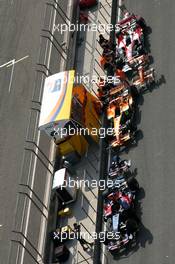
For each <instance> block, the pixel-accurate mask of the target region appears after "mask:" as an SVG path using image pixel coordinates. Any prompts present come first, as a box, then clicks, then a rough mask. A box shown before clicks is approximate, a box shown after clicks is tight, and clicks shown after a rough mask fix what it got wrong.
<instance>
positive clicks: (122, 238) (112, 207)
mask: <svg viewBox="0 0 175 264" xmlns="http://www.w3.org/2000/svg"><path fill="white" fill-rule="evenodd" d="M116 157H117V158H116ZM129 164H130V162H128V161H127V160H122V161H121V160H120V158H119V157H118V156H115V157H114V160H113V161H112V163H111V166H110V168H109V172H111V171H115V170H116V168H118V167H120V174H118V175H117V176H116V178H114V179H113V186H112V187H111V186H110V188H108V189H107V190H105V192H104V221H105V222H107V226H108V231H107V234H106V239H105V242H104V243H105V245H106V246H107V248H108V250H109V251H110V252H113V251H114V250H120V249H121V248H123V246H124V245H127V244H128V243H129V242H130V241H133V240H134V238H135V235H136V233H137V231H138V230H139V224H140V220H139V218H138V216H137V215H136V213H135V201H136V200H135V199H136V194H137V192H138V191H139V184H138V182H137V180H136V179H135V178H132V179H130V180H129V179H128V178H127V172H128V171H129V167H130V166H129ZM116 165H117V167H116ZM126 167H127V169H126ZM109 232H112V233H113V236H112V237H110V238H109V237H108V233H109Z"/></svg>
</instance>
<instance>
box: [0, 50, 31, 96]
mask: <svg viewBox="0 0 175 264" xmlns="http://www.w3.org/2000/svg"><path fill="white" fill-rule="evenodd" d="M28 57H29V55H27V56H24V57H23V58H21V59H19V60H16V59H13V60H10V61H8V62H6V63H4V64H2V65H0V68H4V67H6V68H9V67H11V66H12V70H11V75H10V83H9V89H8V91H9V93H10V91H11V86H12V80H13V73H14V68H15V64H16V63H18V62H21V61H23V60H25V59H27V58H28Z"/></svg>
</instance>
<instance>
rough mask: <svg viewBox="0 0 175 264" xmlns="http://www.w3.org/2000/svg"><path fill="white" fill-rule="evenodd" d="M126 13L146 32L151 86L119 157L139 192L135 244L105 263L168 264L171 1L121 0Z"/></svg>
mask: <svg viewBox="0 0 175 264" xmlns="http://www.w3.org/2000/svg"><path fill="white" fill-rule="evenodd" d="M125 6H126V8H127V9H128V10H129V11H132V12H134V13H135V14H138V15H141V16H143V17H144V19H145V20H146V22H147V25H148V26H149V27H150V29H151V31H152V32H151V34H149V36H148V41H149V44H150V52H151V55H152V57H153V64H152V65H151V66H153V67H154V68H155V69H156V75H157V76H156V78H157V85H156V86H155V87H153V89H152V90H151V91H147V92H146V93H145V94H144V95H143V96H142V98H140V105H139V109H140V114H139V118H138V123H139V125H138V128H139V129H140V130H141V131H140V135H141V136H140V139H139V140H138V145H137V147H135V148H131V149H130V150H129V151H128V152H127V153H125V152H124V153H123V156H124V157H126V158H130V159H132V162H133V169H135V168H136V169H137V170H136V173H135V176H136V178H137V180H138V181H139V183H140V186H141V187H142V191H141V194H140V200H139V204H140V209H138V214H139V215H140V217H141V219H142V223H143V224H142V227H141V231H140V233H139V236H138V241H137V245H135V246H134V247H133V248H130V249H128V250H126V251H125V252H123V253H122V254H118V255H115V256H111V255H110V254H109V259H108V261H109V263H116V261H117V263H119V264H123V263H128V264H140V263H144V264H150V263H154V264H172V263H174V257H175V253H174V244H175V243H174V234H175V231H174V230H175V221H174V218H175V210H174V208H175V199H174V186H175V177H174V166H175V163H174V151H175V139H174V136H175V134H174V130H175V122H174V112H175V104H174V98H175V89H174V76H175V68H174V60H175V53H174V46H175V35H174V33H173V30H174V26H175V21H174V14H175V2H173V1H170V0H167V1H159V0H154V1H153V0H148V1H139V0H133V1H125Z"/></svg>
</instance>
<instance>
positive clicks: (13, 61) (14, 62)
mask: <svg viewBox="0 0 175 264" xmlns="http://www.w3.org/2000/svg"><path fill="white" fill-rule="evenodd" d="M28 57H29V55H27V56H25V57H23V58H21V59H19V60H17V61H16V60H15V59H14V60H12V61H11V62H12V64H10V65H8V66H7V68H8V67H10V66H12V65H14V64H16V63H18V62H20V61H23V60H25V59H27V58H28Z"/></svg>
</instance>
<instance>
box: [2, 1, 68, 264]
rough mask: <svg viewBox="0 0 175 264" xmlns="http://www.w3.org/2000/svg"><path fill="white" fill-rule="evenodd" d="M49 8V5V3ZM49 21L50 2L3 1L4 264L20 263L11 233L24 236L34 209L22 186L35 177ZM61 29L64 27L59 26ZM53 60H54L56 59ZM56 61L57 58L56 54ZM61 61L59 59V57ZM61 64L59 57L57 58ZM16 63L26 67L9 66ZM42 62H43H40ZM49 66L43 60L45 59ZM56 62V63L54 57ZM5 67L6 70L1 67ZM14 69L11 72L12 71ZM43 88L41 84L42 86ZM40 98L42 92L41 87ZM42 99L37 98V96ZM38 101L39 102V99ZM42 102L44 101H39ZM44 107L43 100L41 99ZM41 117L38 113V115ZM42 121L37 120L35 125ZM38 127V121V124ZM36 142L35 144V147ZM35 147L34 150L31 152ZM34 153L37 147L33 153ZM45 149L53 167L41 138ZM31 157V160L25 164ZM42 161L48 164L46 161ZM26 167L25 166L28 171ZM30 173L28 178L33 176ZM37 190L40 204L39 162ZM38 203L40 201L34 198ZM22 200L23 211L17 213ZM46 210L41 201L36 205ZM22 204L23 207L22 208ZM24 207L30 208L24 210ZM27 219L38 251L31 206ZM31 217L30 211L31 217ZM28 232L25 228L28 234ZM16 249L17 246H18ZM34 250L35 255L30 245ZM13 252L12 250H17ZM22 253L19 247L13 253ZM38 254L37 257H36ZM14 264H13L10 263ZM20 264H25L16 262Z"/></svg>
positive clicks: (37, 220)
mask: <svg viewBox="0 0 175 264" xmlns="http://www.w3.org/2000/svg"><path fill="white" fill-rule="evenodd" d="M48 2H49V1H48ZM59 4H60V5H62V8H63V10H66V9H67V1H60V2H59ZM45 15H46V1H43V0H30V1H28V0H1V1H0V65H1V66H0V263H1V264H6V263H12V264H14V263H16V262H15V258H11V257H12V256H13V254H12V255H11V246H12V244H11V239H12V237H13V234H12V230H17V231H21V230H20V228H21V224H22V218H21V217H22V216H23V213H24V214H25V213H26V212H27V211H23V209H24V208H25V209H26V208H27V207H25V206H26V205H29V200H28V199H27V196H25V195H23V194H19V191H24V188H22V187H19V184H20V183H29V181H28V180H29V174H32V166H30V165H31V164H30V162H32V161H33V159H34V157H33V155H32V154H31V156H30V151H29V152H28V153H29V154H28V153H27V155H28V156H27V155H26V150H24V148H25V147H26V139H27V138H28V139H29V138H30V137H29V135H27V133H28V132H29V131H28V128H29V125H30V121H31V120H30V119H31V107H32V103H31V100H32V99H33V98H34V95H36V94H35V93H34V89H36V88H35V84H36V83H35V82H36V64H37V63H38V62H39V55H41V57H42V56H43V58H44V54H43V55H42V54H40V47H41V37H40V35H41V30H42V29H43V25H44V19H45ZM60 22H61V23H62V21H60ZM51 56H52V55H51ZM53 56H56V55H55V53H54V55H53ZM57 56H58V58H60V55H58V54H57ZM55 58H56V57H55ZM13 59H15V60H16V61H18V60H20V59H22V60H21V61H19V62H17V63H15V65H14V67H13V65H12V64H8V65H4V64H6V63H7V62H9V61H11V60H13ZM41 59H42V58H41ZM43 61H44V59H43ZM51 61H53V58H52V57H51ZM2 65H4V67H2ZM7 66H9V67H7ZM51 66H52V72H53V71H55V72H56V71H58V69H59V64H57V65H54V66H53V65H51ZM38 83H39V82H38ZM37 92H38V93H39V92H41V88H40V86H38V87H37ZM35 98H37V96H35ZM35 98H34V99H35ZM38 98H39V97H38ZM38 101H39V99H38ZM35 113H37V111H35ZM36 120H37V119H36ZM33 123H35V121H33ZM34 127H35V132H36V134H37V130H38V129H37V124H35V126H33V127H32V126H31V130H30V132H31V134H32V133H33V131H34ZM36 138H37V136H36V137H35V138H34V137H33V138H32V139H33V140H34V141H35V139H36ZM30 147H31V146H30ZM31 148H32V147H31ZM40 148H41V149H42V151H43V152H44V154H45V156H46V159H45V161H44V163H45V165H46V166H47V165H48V162H47V158H49V152H50V141H49V140H48V138H47V137H46V136H45V135H42V136H41V138H40ZM26 156H27V159H26V160H25V158H26ZM42 160H44V158H43V157H42ZM23 165H24V166H23ZM30 169H31V171H30V172H29V170H30ZM35 176H37V177H34V182H33V184H34V185H33V189H34V191H35V192H36V193H37V194H38V196H39V198H40V199H41V201H43V200H44V198H45V197H44V195H45V193H44V191H45V184H46V180H47V177H46V176H47V170H46V169H45V167H44V165H43V163H42V162H40V161H39V160H37V162H36V175H35ZM35 198H36V197H35ZM17 200H18V207H19V210H17V207H16V206H17ZM36 202H37V204H38V206H39V207H40V208H41V210H42V207H41V204H40V203H39V200H38V199H36ZM20 204H21V206H20ZM24 205H25V206H24ZM28 209H30V217H29V219H28V221H29V222H28V224H29V226H28V231H27V233H26V234H27V237H28V238H29V241H30V242H31V243H32V244H33V246H34V248H37V246H38V238H39V233H40V225H41V213H40V212H39V210H38V209H37V207H36V206H35V204H33V203H32V205H31V207H30V208H29V207H28ZM28 212H29V211H28ZM25 227H26V226H24V228H25ZM22 231H24V230H22ZM19 239H21V238H19ZM14 245H17V243H16V244H15V243H14ZM27 246H28V249H29V250H33V248H32V249H31V248H30V247H29V244H28V245H27ZM12 247H13V246H12ZM12 251H13V253H17V247H16V246H14V247H13V250H12ZM35 254H36V252H35ZM25 257H26V259H24V263H26V264H28V263H30V264H32V263H36V262H35V261H34V260H33V259H32V258H31V256H30V255H29V254H28V256H25ZM8 261H9V262H8ZM17 263H20V262H18V261H17Z"/></svg>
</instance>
